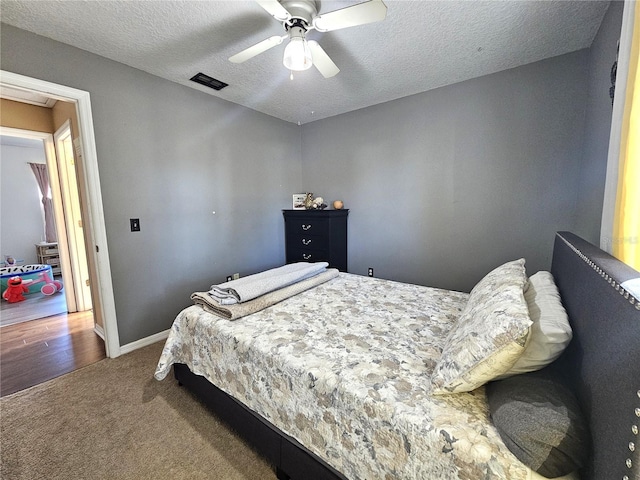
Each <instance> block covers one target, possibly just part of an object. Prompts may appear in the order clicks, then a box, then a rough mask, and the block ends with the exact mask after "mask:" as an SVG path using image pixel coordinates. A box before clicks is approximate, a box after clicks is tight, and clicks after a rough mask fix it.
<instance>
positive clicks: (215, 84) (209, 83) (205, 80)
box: [191, 72, 229, 90]
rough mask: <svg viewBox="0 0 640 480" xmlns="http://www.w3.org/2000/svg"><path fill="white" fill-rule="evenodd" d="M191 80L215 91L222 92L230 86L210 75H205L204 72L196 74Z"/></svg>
mask: <svg viewBox="0 0 640 480" xmlns="http://www.w3.org/2000/svg"><path fill="white" fill-rule="evenodd" d="M191 80H193V81H194V82H196V83H199V84H200V85H204V86H205V87H209V88H213V89H214V90H222V89H223V88H224V87H226V86H228V85H229V84H228V83H224V82H221V81H220V80H216V79H215V78H213V77H210V76H209V75H205V74H204V73H202V72H200V73H197V74H195V75H194V76H193V77H191Z"/></svg>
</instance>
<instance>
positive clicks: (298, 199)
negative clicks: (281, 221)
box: [292, 193, 307, 210]
mask: <svg viewBox="0 0 640 480" xmlns="http://www.w3.org/2000/svg"><path fill="white" fill-rule="evenodd" d="M305 198H307V194H306V193H294V194H293V204H292V208H293V210H304V209H305V206H304V200H305Z"/></svg>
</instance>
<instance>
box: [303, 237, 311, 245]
mask: <svg viewBox="0 0 640 480" xmlns="http://www.w3.org/2000/svg"><path fill="white" fill-rule="evenodd" d="M310 243H311V239H309V240H307V239H306V238H303V239H302V244H303V245H309V244H310Z"/></svg>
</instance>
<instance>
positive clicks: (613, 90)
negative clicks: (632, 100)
mask: <svg viewBox="0 0 640 480" xmlns="http://www.w3.org/2000/svg"><path fill="white" fill-rule="evenodd" d="M618 53H620V40H618V46H617V47H616V59H615V61H614V62H613V65H612V66H611V87H609V98H611V106H612V107H613V98H614V97H615V93H616V77H617V76H618Z"/></svg>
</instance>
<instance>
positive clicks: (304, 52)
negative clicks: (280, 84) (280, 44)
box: [282, 37, 313, 72]
mask: <svg viewBox="0 0 640 480" xmlns="http://www.w3.org/2000/svg"><path fill="white" fill-rule="evenodd" d="M282 63H283V64H284V66H285V67H287V69H289V70H293V71H296V72H299V71H302V70H307V69H309V68H311V66H312V65H313V58H312V57H311V50H310V49H309V45H307V41H306V40H305V39H304V38H300V37H293V38H291V40H290V41H289V43H288V44H287V46H286V48H285V49H284V57H283V58H282Z"/></svg>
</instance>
